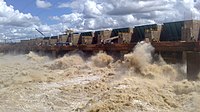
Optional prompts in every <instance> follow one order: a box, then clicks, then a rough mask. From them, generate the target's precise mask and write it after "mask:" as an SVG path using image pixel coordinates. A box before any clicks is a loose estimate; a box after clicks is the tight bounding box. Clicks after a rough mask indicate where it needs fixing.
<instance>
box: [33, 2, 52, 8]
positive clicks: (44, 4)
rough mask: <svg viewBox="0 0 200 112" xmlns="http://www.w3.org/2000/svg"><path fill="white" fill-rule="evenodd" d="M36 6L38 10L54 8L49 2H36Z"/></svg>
mask: <svg viewBox="0 0 200 112" xmlns="http://www.w3.org/2000/svg"><path fill="white" fill-rule="evenodd" d="M36 6H37V7H38V8H44V9H46V8H50V7H51V6H52V4H51V3H50V2H47V1H45V0H36Z"/></svg>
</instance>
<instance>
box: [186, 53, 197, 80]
mask: <svg viewBox="0 0 200 112" xmlns="http://www.w3.org/2000/svg"><path fill="white" fill-rule="evenodd" d="M199 73H200V52H187V79H188V80H197V79H198V74H199Z"/></svg>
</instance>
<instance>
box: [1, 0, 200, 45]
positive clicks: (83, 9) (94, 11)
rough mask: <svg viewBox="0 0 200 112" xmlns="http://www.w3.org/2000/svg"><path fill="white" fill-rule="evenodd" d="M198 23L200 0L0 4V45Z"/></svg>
mask: <svg viewBox="0 0 200 112" xmlns="http://www.w3.org/2000/svg"><path fill="white" fill-rule="evenodd" d="M185 19H187V20H188V19H200V0H196V1H195V2H194V1H192V0H0V42H2V41H3V40H5V39H11V40H14V41H19V40H21V39H31V38H37V37H40V36H41V35H40V34H39V33H38V32H37V31H35V28H37V29H39V30H40V31H41V32H43V33H44V34H45V35H46V36H52V35H58V34H62V33H63V32H64V31H65V30H67V29H71V30H74V31H75V32H84V31H88V30H89V31H94V30H102V29H111V28H121V27H134V26H136V25H144V24H162V23H164V22H170V21H180V20H185Z"/></svg>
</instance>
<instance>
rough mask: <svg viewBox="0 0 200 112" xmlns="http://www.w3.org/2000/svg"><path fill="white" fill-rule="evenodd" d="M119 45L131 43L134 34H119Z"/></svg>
mask: <svg viewBox="0 0 200 112" xmlns="http://www.w3.org/2000/svg"><path fill="white" fill-rule="evenodd" d="M118 35H119V39H118V43H130V42H131V38H132V33H119V34H118Z"/></svg>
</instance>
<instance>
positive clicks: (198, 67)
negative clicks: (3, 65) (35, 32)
mask: <svg viewBox="0 0 200 112" xmlns="http://www.w3.org/2000/svg"><path fill="white" fill-rule="evenodd" d="M140 41H146V42H151V44H152V45H153V46H154V47H155V53H157V54H160V55H161V56H162V57H163V58H164V60H165V61H167V62H169V63H177V62H178V63H185V62H186V63H187V73H188V79H191V80H195V79H197V76H198V74H199V73H200V21H199V20H187V21H177V22H169V23H164V24H162V25H158V24H151V25H143V26H135V27H134V28H130V27H128V28H118V29H112V30H101V31H95V32H82V33H76V32H73V31H71V30H67V31H66V33H65V34H63V35H58V36H51V37H44V38H35V39H30V40H21V42H20V43H15V44H12V45H2V46H1V47H0V51H1V52H10V51H16V52H29V51H36V52H51V53H52V54H53V55H55V56H57V55H59V54H64V53H67V52H69V51H73V50H81V51H84V52H98V51H105V52H108V53H114V54H120V55H123V54H125V53H128V52H131V51H132V50H133V48H134V46H135V45H136V44H137V43H138V42H140Z"/></svg>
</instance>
